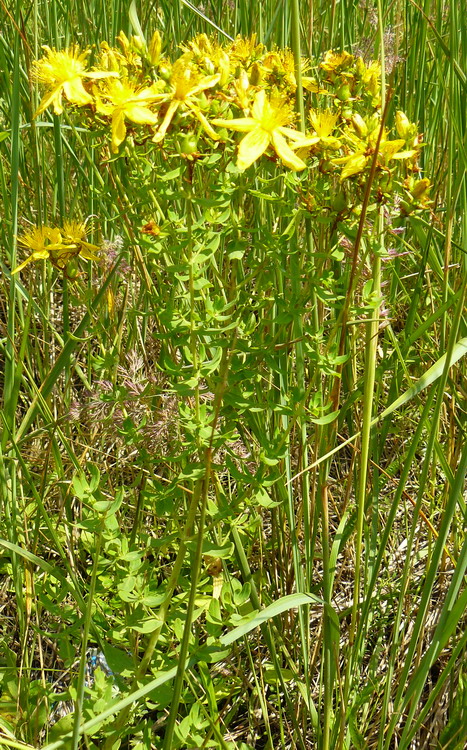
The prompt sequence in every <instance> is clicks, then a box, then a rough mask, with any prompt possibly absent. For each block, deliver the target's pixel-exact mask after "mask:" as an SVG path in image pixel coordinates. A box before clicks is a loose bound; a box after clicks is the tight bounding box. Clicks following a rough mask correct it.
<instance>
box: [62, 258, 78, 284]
mask: <svg viewBox="0 0 467 750" xmlns="http://www.w3.org/2000/svg"><path fill="white" fill-rule="evenodd" d="M65 274H66V276H67V277H68V278H69V279H76V277H77V276H78V274H79V265H78V261H77V259H76V258H71V260H69V261H68V263H67V264H66V268H65Z"/></svg>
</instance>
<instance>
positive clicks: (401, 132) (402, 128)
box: [396, 110, 411, 139]
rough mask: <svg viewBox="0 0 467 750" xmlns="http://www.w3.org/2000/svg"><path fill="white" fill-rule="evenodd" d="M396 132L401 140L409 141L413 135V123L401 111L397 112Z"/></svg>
mask: <svg viewBox="0 0 467 750" xmlns="http://www.w3.org/2000/svg"><path fill="white" fill-rule="evenodd" d="M396 130H397V134H398V136H399V138H404V139H407V138H408V137H409V136H410V135H411V123H410V122H409V119H408V117H407V115H405V114H404V113H403V112H401V110H399V111H398V112H396Z"/></svg>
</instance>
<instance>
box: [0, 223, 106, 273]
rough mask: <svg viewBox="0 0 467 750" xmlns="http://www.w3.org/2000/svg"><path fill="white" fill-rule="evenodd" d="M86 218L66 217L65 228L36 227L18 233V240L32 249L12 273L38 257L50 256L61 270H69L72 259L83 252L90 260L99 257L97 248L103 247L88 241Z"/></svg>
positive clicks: (46, 258) (82, 254)
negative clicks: (81, 219)
mask: <svg viewBox="0 0 467 750" xmlns="http://www.w3.org/2000/svg"><path fill="white" fill-rule="evenodd" d="M86 234H87V229H86V222H83V221H65V223H64V225H63V228H62V229H58V228H57V227H47V226H41V227H34V228H33V229H30V230H28V231H26V232H24V234H22V235H21V236H19V237H18V244H19V245H23V247H27V248H29V249H30V250H32V253H31V255H29V256H28V257H27V258H26V260H25V261H23V263H21V264H20V265H19V266H17V267H16V268H15V269H14V270H13V271H12V273H18V272H19V271H22V270H23V268H24V267H25V266H27V265H29V263H32V262H33V261H35V260H50V262H51V263H52V264H53V265H54V266H55V267H56V268H59V269H60V270H65V269H66V266H67V264H68V263H69V262H70V260H71V259H72V258H74V257H76V256H77V255H81V256H82V257H83V258H87V259H88V260H99V259H98V257H97V256H96V255H94V252H93V251H96V250H99V248H98V246H97V245H91V243H90V242H87V241H86Z"/></svg>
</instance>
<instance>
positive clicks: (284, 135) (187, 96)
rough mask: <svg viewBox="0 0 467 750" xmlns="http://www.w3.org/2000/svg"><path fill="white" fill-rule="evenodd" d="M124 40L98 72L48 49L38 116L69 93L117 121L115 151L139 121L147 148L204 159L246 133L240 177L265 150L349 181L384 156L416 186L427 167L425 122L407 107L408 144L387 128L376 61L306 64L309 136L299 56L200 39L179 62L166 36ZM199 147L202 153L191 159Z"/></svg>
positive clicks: (402, 130) (336, 55) (350, 58)
mask: <svg viewBox="0 0 467 750" xmlns="http://www.w3.org/2000/svg"><path fill="white" fill-rule="evenodd" d="M118 42H119V44H120V46H119V47H118V48H114V47H110V46H109V45H108V44H107V43H106V42H103V43H102V44H101V46H100V50H99V51H98V53H97V54H96V55H95V65H94V66H93V67H90V68H88V67H87V64H86V61H87V60H88V59H89V56H90V54H91V50H85V51H80V50H79V49H78V48H77V47H71V48H70V49H68V50H64V51H62V52H57V51H55V50H53V49H50V48H49V47H46V48H45V55H44V57H43V58H42V59H41V60H39V61H36V62H35V63H34V69H33V70H34V75H35V77H36V79H37V80H38V81H40V82H41V83H43V84H45V86H46V89H47V90H46V93H45V95H44V97H43V99H42V101H41V104H40V106H39V109H38V111H37V113H36V114H39V113H41V112H43V111H44V110H45V109H46V107H48V106H50V105H53V108H54V112H55V113H56V114H59V113H60V112H61V111H62V98H63V97H65V99H67V100H68V101H69V102H70V103H72V104H74V105H76V106H78V107H89V108H90V109H91V114H92V116H93V118H94V119H96V120H98V121H101V122H102V121H103V122H108V123H109V124H110V131H111V149H112V152H113V153H118V151H119V149H120V146H121V144H122V143H123V142H124V141H125V138H126V136H127V132H128V129H129V128H131V130H132V131H134V130H135V126H140V130H139V131H138V142H141V139H142V140H146V141H152V142H153V143H155V144H159V145H160V146H162V145H163V146H164V149H167V148H169V149H170V148H171V147H175V149H177V150H178V153H182V155H184V156H186V157H187V158H190V159H193V158H196V153H197V149H196V146H197V143H198V141H199V139H200V138H201V136H202V137H203V138H204V139H206V138H207V139H208V140H209V142H210V145H211V147H212V148H220V145H219V144H220V143H225V142H228V140H229V131H237V132H240V133H245V135H244V136H243V137H242V138H241V140H240V142H239V144H238V150H237V166H238V168H239V169H240V170H244V169H247V168H248V167H249V166H250V165H252V164H253V163H254V162H256V161H257V160H258V159H259V158H260V157H261V156H263V155H266V156H271V157H273V158H276V159H277V158H278V159H279V160H280V161H281V162H282V164H283V165H285V166H286V167H288V168H289V169H292V170H294V171H299V170H304V169H305V168H306V167H307V166H308V167H309V166H311V165H313V166H315V165H316V164H317V162H316V159H318V166H322V164H323V163H324V162H326V164H327V166H328V168H330V169H332V170H334V171H336V172H337V174H338V176H339V179H340V181H341V182H342V181H343V180H347V179H349V178H353V177H355V176H356V175H360V174H362V173H365V171H366V170H368V169H369V167H370V164H371V162H372V157H373V155H374V154H375V151H376V150H377V152H378V153H377V170H378V172H379V173H381V174H386V175H387V176H388V177H390V176H391V175H392V173H393V172H394V171H395V169H396V165H397V164H400V163H402V162H403V163H405V167H406V169H405V173H404V179H405V178H407V177H409V176H412V177H413V175H414V174H415V175H416V174H417V173H418V171H419V170H418V166H417V158H418V155H419V152H420V148H421V143H420V137H419V135H418V132H417V127H416V125H414V124H412V123H409V122H408V120H407V118H406V116H405V114H404V113H402V112H399V113H398V115H397V118H396V128H397V135H398V136H399V137H398V138H396V139H391V137H390V135H389V131H388V130H387V129H383V132H382V133H381V132H380V131H381V129H382V126H381V117H382V115H381V111H380V109H381V91H380V75H381V70H380V65H379V63H378V62H371V63H369V64H365V63H364V61H363V59H362V58H361V57H355V56H354V55H351V54H350V53H348V52H345V51H344V52H334V51H333V50H330V51H328V52H327V53H326V55H325V57H324V59H323V60H322V62H321V63H320V64H319V65H317V66H315V71H314V72H315V76H314V77H310V76H308V75H307V74H308V73H309V72H310V69H311V67H312V66H311V64H310V62H309V61H308V60H306V59H303V61H302V66H301V67H302V70H301V74H302V75H301V78H302V83H303V87H304V90H305V95H306V97H307V98H310V99H311V98H313V100H312V101H310V102H309V103H308V104H309V105H310V106H309V125H310V128H309V130H308V132H301V131H300V130H299V129H298V128H297V126H296V122H295V120H296V117H295V114H294V109H293V104H294V102H295V96H296V89H297V80H296V68H295V63H294V58H293V55H292V53H291V51H290V50H287V49H285V50H284V49H276V50H272V51H270V50H267V49H266V48H265V47H264V45H262V44H258V43H257V41H256V39H255V37H253V38H251V39H243V38H241V37H238V38H237V39H235V40H234V41H233V42H230V43H229V44H225V45H221V44H219V43H218V42H216V41H214V40H213V39H210V38H209V37H207V36H206V35H205V34H200V35H198V36H196V37H195V38H194V39H193V40H191V41H190V42H187V43H186V44H185V45H183V46H182V50H181V51H182V54H181V56H180V57H179V58H178V59H177V60H175V61H174V62H172V61H170V60H169V59H167V58H165V57H164V56H163V55H162V42H161V38H160V35H159V33H158V32H156V33H155V34H154V35H153V37H152V39H151V41H150V42H149V44H146V43H145V41H144V40H143V39H141V38H140V37H132V38H131V39H128V38H127V37H126V36H125V34H123V32H121V33H120V34H119V36H118ZM322 102H324V105H323V106H322ZM308 104H307V106H308ZM187 136H192V138H191V140H189V141H187ZM187 142H189V143H190V144H191V146H190V148H189V149H186V151H187V152H186V153H184V150H185V149H184V144H185V143H187Z"/></svg>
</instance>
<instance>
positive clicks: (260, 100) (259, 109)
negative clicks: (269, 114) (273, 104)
mask: <svg viewBox="0 0 467 750" xmlns="http://www.w3.org/2000/svg"><path fill="white" fill-rule="evenodd" d="M265 104H266V92H265V91H264V89H261V90H260V91H258V93H257V94H256V96H255V101H254V102H253V107H252V108H251V114H252V115H253V117H254V119H255V120H256V121H260V120H261V119H262V117H263V113H264V107H265Z"/></svg>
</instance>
